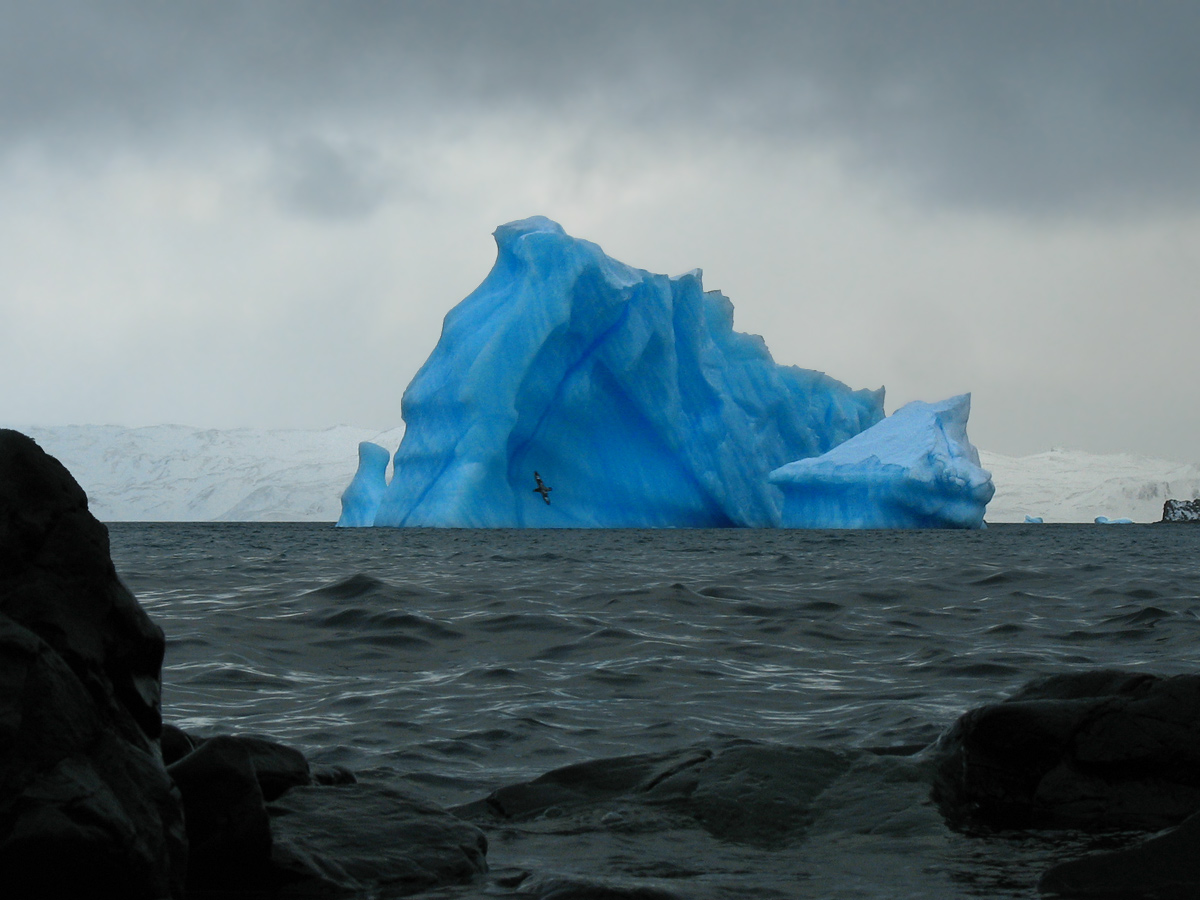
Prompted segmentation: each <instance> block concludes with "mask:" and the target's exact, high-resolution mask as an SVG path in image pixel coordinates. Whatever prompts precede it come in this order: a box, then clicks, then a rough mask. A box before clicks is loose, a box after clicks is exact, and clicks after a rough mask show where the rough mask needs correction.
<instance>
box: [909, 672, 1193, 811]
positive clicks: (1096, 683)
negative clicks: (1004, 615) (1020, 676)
mask: <svg viewBox="0 0 1200 900" xmlns="http://www.w3.org/2000/svg"><path fill="white" fill-rule="evenodd" d="M931 753H932V755H933V756H934V757H935V758H936V761H937V764H936V775H935V780H934V786H933V797H934V799H935V800H936V802H937V803H938V805H939V807H940V808H941V810H942V813H943V814H944V815H945V817H946V819H947V820H948V821H949V822H950V823H951V824H952V825H954V826H956V827H960V828H966V829H971V828H981V829H1011V828H1075V829H1082V830H1088V831H1104V830H1122V829H1147V830H1153V829H1158V828H1164V827H1168V826H1171V825H1177V824H1178V823H1180V822H1182V821H1183V820H1184V819H1185V818H1187V817H1188V816H1190V815H1191V814H1192V813H1194V812H1196V811H1197V810H1200V676H1197V675H1177V676H1174V677H1171V678H1159V677H1156V676H1154V675H1149V674H1145V673H1128V672H1115V671H1103V670H1102V671H1094V672H1083V673H1075V674H1068V675H1058V676H1053V677H1050V678H1045V679H1041V680H1038V681H1034V682H1032V683H1030V684H1029V685H1027V686H1026V687H1025V688H1023V689H1022V690H1020V691H1019V692H1018V693H1016V694H1015V695H1013V696H1012V697H1011V698H1009V699H1008V700H1005V701H1003V702H1001V703H995V704H991V705H989V706H984V707H981V708H979V709H975V710H971V711H970V712H968V713H966V714H965V715H964V716H962V717H961V718H960V719H959V720H958V722H957V723H955V725H954V726H953V727H952V728H951V729H950V731H948V732H947V734H946V735H944V736H943V737H942V739H941V740H940V741H939V742H938V744H937V746H936V747H935V748H934V749H933V750H932V751H931Z"/></svg>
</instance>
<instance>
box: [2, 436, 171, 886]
mask: <svg viewBox="0 0 1200 900" xmlns="http://www.w3.org/2000/svg"><path fill="white" fill-rule="evenodd" d="M163 647H164V642H163V636H162V632H161V630H159V629H158V628H157V627H156V626H154V625H153V623H151V622H150V620H149V618H148V617H147V616H146V614H145V612H144V611H143V610H142V609H141V607H139V606H138V604H137V602H136V601H135V600H134V598H133V596H132V594H130V593H129V591H128V590H127V589H126V588H125V586H124V585H123V584H122V583H121V582H120V580H119V579H118V578H117V574H116V571H115V570H114V569H113V566H112V562H111V560H110V559H109V556H108V532H107V531H106V529H105V528H104V526H103V525H101V524H100V523H99V522H97V521H96V520H95V519H94V518H93V517H92V516H91V515H90V514H89V513H88V511H87V498H86V496H85V495H84V493H83V491H82V490H81V489H80V488H79V486H78V485H77V484H76V483H75V482H74V480H73V479H72V478H71V476H70V474H69V473H68V472H67V471H66V469H64V468H63V467H62V466H61V465H60V464H59V463H58V462H57V461H56V460H54V459H52V458H51V457H49V456H47V455H46V454H45V453H43V452H42V451H41V449H40V448H38V446H37V445H36V444H35V443H34V442H33V441H31V440H30V439H29V438H27V437H25V436H24V435H21V434H18V433H17V432H13V431H7V430H0V871H2V872H3V874H4V885H5V896H6V897H8V896H12V897H20V896H36V897H46V896H71V897H74V898H87V897H97V896H105V897H107V896H114V895H119V896H123V897H130V898H139V897H146V898H162V897H166V896H169V895H171V894H176V895H178V894H179V893H180V892H181V890H182V882H183V872H184V866H185V864H186V853H187V850H186V840H185V837H184V831H183V821H182V812H181V807H180V799H179V795H178V792H177V791H176V790H175V789H174V787H173V785H172V783H171V780H170V779H169V778H168V776H167V773H166V770H165V769H164V768H163V764H162V760H161V756H160V752H159V745H158V737H159V731H160V727H161V720H160V714H159V693H160V685H159V680H158V678H159V668H160V666H161V663H162V655H163Z"/></svg>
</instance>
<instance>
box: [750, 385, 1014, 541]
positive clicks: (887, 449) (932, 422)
mask: <svg viewBox="0 0 1200 900" xmlns="http://www.w3.org/2000/svg"><path fill="white" fill-rule="evenodd" d="M970 414H971V395H970V394H960V395H959V396H957V397H951V398H950V399H949V400H943V401H942V402H941V403H922V402H921V401H919V400H918V401H914V402H912V403H909V404H906V405H905V406H902V407H901V408H900V409H898V410H896V412H894V413H892V415H890V416H888V417H887V418H886V419H884V420H883V421H882V422H879V423H878V424H876V425H873V426H871V427H870V428H868V429H867V430H866V431H863V432H862V433H860V434H857V435H855V436H854V437H852V438H850V439H849V440H848V441H846V442H845V443H843V444H839V445H838V446H837V447H834V448H833V449H832V450H830V451H829V452H828V453H825V454H823V455H822V456H818V457H816V458H813V459H799V460H796V461H795V462H790V463H788V464H787V465H785V466H781V467H780V468H778V469H776V470H775V471H773V472H772V473H771V475H770V480H771V483H772V484H774V485H776V486H778V487H779V488H780V489H781V490H782V491H783V527H784V528H984V527H985V525H984V522H983V514H984V512H985V511H986V509H987V505H988V501H989V500H991V499H992V495H993V494H994V493H995V492H996V488H995V486H994V485H993V484H992V475H991V473H990V472H988V471H987V470H986V469H983V468H981V467H980V465H979V452H978V451H977V450H976V449H975V447H974V446H973V445H972V444H971V442H970V441H969V440H968V439H967V418H968V417H969V416H970Z"/></svg>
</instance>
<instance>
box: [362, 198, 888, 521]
mask: <svg viewBox="0 0 1200 900" xmlns="http://www.w3.org/2000/svg"><path fill="white" fill-rule="evenodd" d="M495 238H496V244H497V248H498V253H497V258H496V263H495V265H494V266H493V268H492V270H491V272H490V273H489V274H488V276H487V278H486V279H485V280H484V281H483V283H482V284H481V285H480V286H479V287H478V288H476V290H475V291H474V292H473V293H472V294H471V295H470V296H469V297H467V298H466V299H465V300H463V301H462V302H461V303H460V304H459V305H458V306H456V307H455V308H454V309H452V310H451V311H450V313H449V314H448V315H447V316H446V320H445V324H444V325H443V328H442V336H441V339H440V340H439V341H438V344H437V346H436V347H435V348H434V350H433V353H432V354H431V355H430V357H429V359H428V360H427V361H426V363H425V365H424V366H423V367H422V368H421V370H420V371H419V372H418V373H417V375H416V377H415V378H414V379H413V381H412V383H411V384H410V385H409V386H408V389H407V390H406V391H405V392H404V398H403V401H402V407H401V409H402V415H403V418H404V421H405V423H406V425H407V429H406V431H405V434H404V439H403V441H402V442H401V444H400V448H399V449H398V450H397V451H396V455H395V459H394V463H393V476H392V480H391V483H390V484H388V485H387V486H386V489H382V488H381V484H382V479H383V471H384V467H383V466H381V465H380V462H379V460H380V456H379V453H377V452H376V451H375V450H367V451H365V452H364V451H362V450H361V449H360V460H361V465H360V468H359V472H358V474H357V475H356V476H355V478H354V481H353V482H352V483H351V485H350V487H349V488H348V489H347V490H346V492H345V494H344V495H343V498H342V508H343V512H342V517H341V520H340V521H339V523H338V524H339V525H366V524H373V525H389V526H441V527H492V528H521V527H660V526H668V527H669V526H677V527H719V526H752V527H770V526H778V525H779V524H780V521H781V514H782V509H783V493H782V492H781V491H780V489H779V488H778V487H776V486H775V485H773V484H771V483H770V482H769V481H768V479H767V475H768V473H769V472H770V471H771V470H772V469H775V468H777V467H778V466H780V465H782V464H784V463H786V462H788V461H790V460H795V459H800V458H803V457H811V456H818V455H820V454H823V453H825V452H827V451H828V450H830V449H832V448H833V447H836V446H837V445H838V444H841V443H842V442H843V441H845V440H847V439H848V438H851V437H853V436H854V435H856V434H858V433H860V432H862V431H863V430H864V429H866V428H869V427H870V426H872V425H874V424H875V423H876V422H878V421H879V420H880V419H882V418H883V389H882V388H881V389H879V390H877V391H865V390H861V391H854V390H851V389H850V388H849V387H847V386H846V385H844V384H842V383H841V382H839V381H836V380H835V379H833V378H830V377H828V376H827V375H825V374H824V373H821V372H814V371H809V370H806V369H799V368H796V367H793V366H781V365H777V364H776V363H775V361H774V360H773V359H772V358H771V354H770V352H769V351H768V350H767V347H766V344H765V343H764V341H763V339H762V338H761V337H758V336H757V335H748V334H741V333H739V332H736V331H734V330H733V305H732V304H731V303H730V302H729V300H728V299H727V298H726V297H725V296H723V295H722V294H721V293H720V292H717V291H710V292H705V291H704V288H703V286H702V284H701V274H700V272H699V270H695V271H692V272H689V273H687V274H685V275H680V276H678V277H676V278H668V277H667V276H665V275H655V274H652V273H650V272H647V271H644V270H642V269H635V268H632V267H630V266H627V265H625V264H623V263H620V262H617V261H616V260H614V259H611V258H610V257H608V256H606V255H605V254H604V253H603V251H601V249H600V248H599V247H598V246H597V245H596V244H593V243H590V242H588V241H583V240H578V239H575V238H572V237H570V236H569V235H567V234H566V233H565V232H564V231H563V229H562V228H561V227H560V226H559V225H557V224H556V223H554V222H552V221H550V220H549V219H545V218H541V217H535V218H531V219H525V220H522V221H519V222H511V223H509V224H507V225H503V226H501V227H500V228H498V229H497V230H496V233H495ZM372 446H374V445H372ZM376 449H377V450H380V451H382V448H376ZM535 472H536V473H538V475H537V479H535V476H534V473H535ZM543 486H544V487H545V488H546V491H545V492H540V489H541V488H542V487H543Z"/></svg>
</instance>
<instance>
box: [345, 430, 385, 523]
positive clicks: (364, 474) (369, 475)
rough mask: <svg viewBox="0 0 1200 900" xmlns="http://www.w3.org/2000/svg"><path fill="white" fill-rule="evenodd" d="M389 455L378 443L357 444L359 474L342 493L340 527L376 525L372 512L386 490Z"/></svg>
mask: <svg viewBox="0 0 1200 900" xmlns="http://www.w3.org/2000/svg"><path fill="white" fill-rule="evenodd" d="M390 459H391V454H390V453H388V451H387V450H385V449H384V448H383V447H380V446H379V445H378V444H373V443H371V442H370V441H362V442H361V443H359V445H358V471H357V472H355V473H354V478H353V479H352V480H351V481H350V484H349V486H348V487H347V488H346V490H344V491H342V515H341V518H340V519H338V524H339V525H345V526H349V527H362V526H364V525H374V524H375V511H376V510H378V509H379V504H380V502H381V501H382V500H383V493H384V491H386V490H387V466H388V462H389V461H390Z"/></svg>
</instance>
